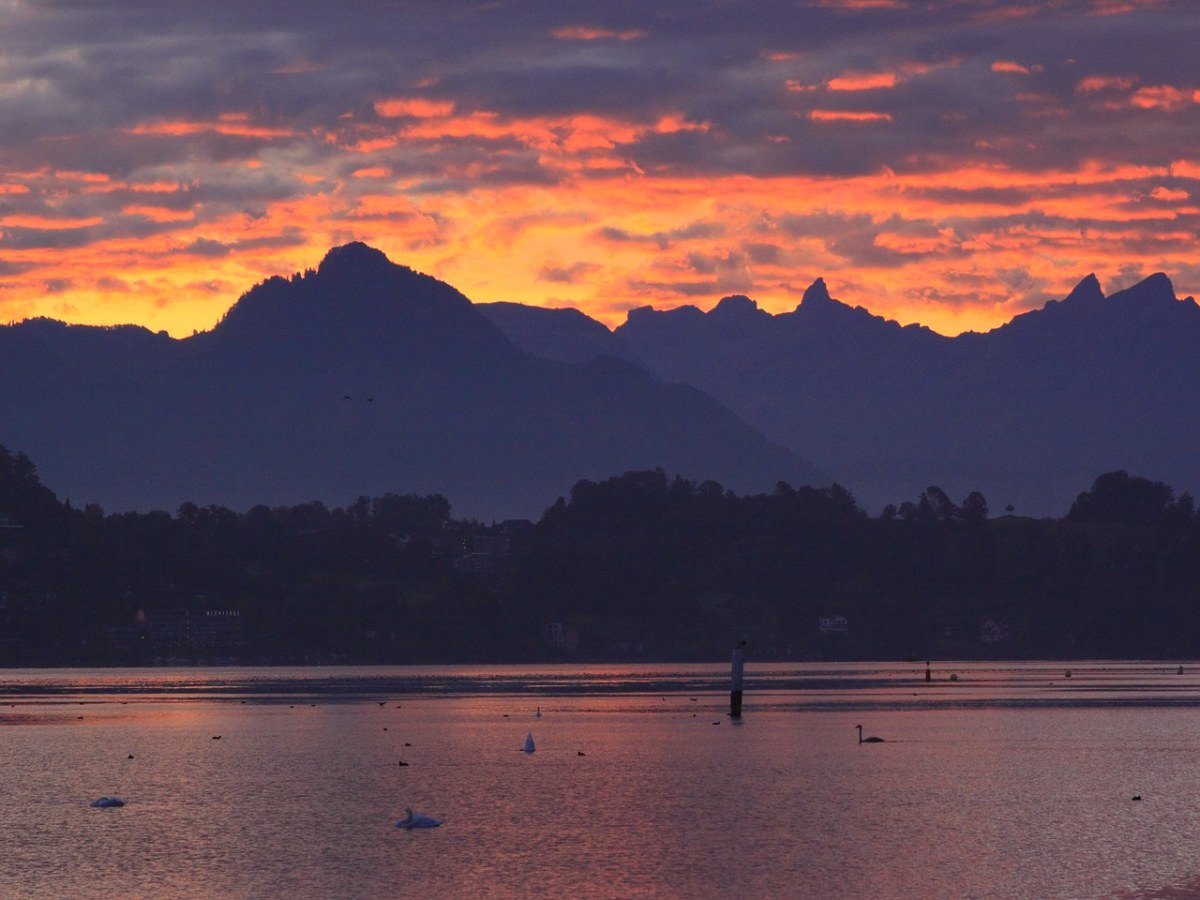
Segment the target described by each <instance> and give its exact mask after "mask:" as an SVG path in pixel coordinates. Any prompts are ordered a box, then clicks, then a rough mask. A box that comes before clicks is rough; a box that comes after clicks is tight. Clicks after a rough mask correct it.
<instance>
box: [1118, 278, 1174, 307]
mask: <svg viewBox="0 0 1200 900" xmlns="http://www.w3.org/2000/svg"><path fill="white" fill-rule="evenodd" d="M1108 299H1109V300H1111V301H1112V302H1113V303H1115V304H1118V305H1119V304H1122V303H1136V304H1139V305H1142V304H1163V303H1174V302H1175V300H1176V298H1175V285H1173V284H1172V283H1171V279H1170V278H1168V277H1167V276H1166V274H1164V273H1163V272H1155V273H1154V274H1153V275H1148V276H1147V277H1145V278H1143V279H1142V280H1141V281H1139V282H1138V283H1137V284H1133V285H1130V286H1129V287H1127V288H1125V290H1123V291H1118V292H1117V293H1115V294H1113V295H1112V296H1110V297H1109V298H1108Z"/></svg>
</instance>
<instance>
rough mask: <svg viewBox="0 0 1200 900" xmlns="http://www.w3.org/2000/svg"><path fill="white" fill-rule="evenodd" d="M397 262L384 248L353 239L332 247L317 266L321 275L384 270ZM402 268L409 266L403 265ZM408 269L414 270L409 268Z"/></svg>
mask: <svg viewBox="0 0 1200 900" xmlns="http://www.w3.org/2000/svg"><path fill="white" fill-rule="evenodd" d="M395 265H396V264H395V263H393V262H392V261H391V260H390V259H388V258H387V254H385V253H384V252H383V251H382V250H377V249H375V248H374V247H372V246H370V245H368V244H364V243H363V242H362V241H351V242H350V243H348V244H342V245H341V246H340V247H331V248H330V249H329V251H328V252H327V253H326V254H325V258H324V259H322V260H321V263H320V265H319V266H318V267H317V274H319V275H333V274H336V273H340V272H372V271H374V272H383V271H386V270H387V269H389V268H390V267H392V266H395ZM400 268H407V267H406V266H402V267H400ZM408 271H412V270H411V269H409V270H408Z"/></svg>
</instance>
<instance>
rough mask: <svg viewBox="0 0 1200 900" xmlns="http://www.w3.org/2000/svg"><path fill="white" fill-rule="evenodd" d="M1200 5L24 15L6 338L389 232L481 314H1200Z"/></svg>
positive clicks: (4, 192) (15, 47) (10, 40)
mask: <svg viewBox="0 0 1200 900" xmlns="http://www.w3.org/2000/svg"><path fill="white" fill-rule="evenodd" d="M1198 36H1200V5H1198V4H1195V3H1194V2H1191V0H1025V2H1011V0H1004V2H1000V0H958V2H943V0H937V2H933V0H807V2H804V0H801V2H778V0H759V2H756V3H754V4H730V3H726V2H719V0H709V2H705V0H696V2H691V3H687V4H682V3H673V2H670V3H645V2H639V3H632V2H629V3H626V2H611V3H604V4H595V3H581V2H573V0H564V2H559V3H554V4H531V3H526V2H511V0H497V2H492V3H488V4H480V3H475V2H454V0H449V2H446V0H437V2H426V3H422V2H410V3H403V4H379V3H369V2H348V3H344V4H339V5H337V7H336V9H335V8H334V7H331V6H330V5H329V4H328V3H323V2H322V3H318V2H313V0H289V2H287V3H283V2H278V0H276V2H263V3H254V4H248V3H238V4H234V3H227V2H223V0H217V2H214V3H207V4H205V3H199V4H198V3H192V2H187V3H184V2H180V0H109V2H105V3H103V4H99V3H82V2H78V0H74V2H67V0H46V2H33V0H0V320H15V319H20V318H24V317H26V316H31V315H50V316H54V317H56V318H63V319H66V320H68V321H85V322H97V323H118V322H131V321H132V322H139V323H142V324H146V325H148V326H149V327H152V328H156V329H158V328H163V329H167V330H169V331H171V332H172V333H175V334H185V333H190V332H191V331H192V330H193V329H204V328H208V327H211V325H212V324H213V323H214V322H215V321H216V320H217V319H218V318H219V317H220V315H221V313H222V312H223V311H224V310H225V309H226V308H227V307H228V306H229V305H230V304H231V303H232V302H233V301H234V300H235V299H236V296H237V294H238V293H239V292H240V291H242V290H244V289H245V288H247V287H248V286H249V285H251V284H253V283H254V282H256V281H259V280H261V279H262V278H264V277H266V276H268V275H271V274H277V273H278V274H286V273H289V272H292V271H296V270H299V269H303V268H307V267H310V266H313V265H315V264H316V262H317V261H318V260H319V259H320V257H321V256H322V255H323V253H324V251H325V250H326V249H327V248H328V247H329V246H331V245H333V244H337V243H343V242H345V241H347V240H363V241H366V242H368V243H370V244H373V245H375V246H378V247H380V248H381V249H383V250H384V251H385V252H387V253H388V255H389V256H391V257H392V258H393V259H394V260H395V261H398V262H403V263H406V264H408V265H411V266H413V267H414V268H417V269H419V270H422V271H426V272H429V273H430V274H433V275H436V276H437V277H440V278H442V279H445V280H447V281H449V282H451V283H453V284H454V285H455V286H456V287H458V288H460V289H461V290H463V291H464V292H465V293H466V294H467V295H468V296H469V297H471V298H472V299H474V300H480V301H490V300H517V301H520V302H526V303H539V304H544V305H552V306H575V307H578V308H580V309H582V310H584V311H585V312H587V313H589V314H590V315H593V316H596V317H598V318H601V319H603V320H605V321H608V322H609V323H611V324H615V323H616V322H619V321H620V320H622V319H623V317H624V311H625V310H627V309H629V308H630V307H635V306H641V305H646V304H653V305H655V306H658V307H660V308H665V307H670V306H674V305H678V304H680V303H697V304H699V305H702V306H709V305H711V304H712V303H713V302H715V301H716V300H717V299H718V298H719V297H721V296H723V295H724V294H729V293H745V294H749V295H751V296H753V297H755V299H757V300H758V301H759V302H760V304H761V305H762V306H764V307H765V308H768V309H772V310H776V311H781V310H785V309H791V308H792V307H794V306H795V304H796V303H797V302H798V300H799V296H800V294H801V293H802V292H803V289H804V287H805V286H807V284H809V283H810V282H811V281H812V280H813V279H814V278H816V277H817V276H824V277H825V278H826V280H827V281H828V282H829V284H830V285H831V287H832V289H833V292H834V294H835V296H841V297H842V298H843V299H846V300H848V301H851V302H854V303H858V304H861V305H864V306H867V307H868V308H870V309H871V310H872V311H874V312H878V313H880V314H884V315H888V316H891V317H894V318H898V319H900V320H901V321H904V322H912V321H919V322H923V323H925V324H929V325H931V326H932V327H934V328H936V329H938V330H940V331H943V332H945V333H956V332H958V331H961V330H964V329H966V328H976V329H980V328H988V327H992V326H994V325H997V324H1000V323H1001V322H1003V321H1006V320H1007V319H1009V318H1011V316H1012V315H1014V314H1016V313H1017V312H1020V311H1022V310H1024V309H1027V308H1030V307H1031V306H1039V305H1041V304H1042V303H1043V302H1044V301H1045V300H1046V299H1049V298H1053V297H1061V296H1063V295H1064V294H1065V293H1066V292H1067V291H1068V290H1069V289H1070V287H1071V286H1072V285H1073V284H1074V282H1076V281H1077V280H1078V279H1079V278H1080V277H1082V276H1083V275H1085V274H1087V273H1088V272H1093V271H1094V272H1096V273H1097V274H1098V275H1099V276H1100V277H1101V279H1102V280H1103V281H1104V283H1105V287H1106V288H1107V289H1108V290H1113V289H1115V288H1118V287H1121V286H1124V285H1125V284H1127V283H1128V282H1130V281H1131V280H1134V279H1136V278H1137V277H1139V276H1140V275H1142V274H1148V273H1150V272H1153V271H1160V270H1161V271H1165V272H1167V273H1168V274H1170V275H1171V276H1172V277H1173V278H1174V279H1175V281H1176V287H1177V290H1179V291H1180V292H1181V293H1192V292H1195V293H1200V285H1198V284H1197V281H1198V279H1200V267H1198V264H1197V260H1196V259H1195V255H1194V249H1193V248H1194V247H1195V246H1196V238H1197V225H1198V222H1200V206H1198V205H1197V198H1198V197H1200V144H1197V142H1196V135H1197V134H1200V75H1198V74H1197V70H1196V68H1195V65H1194V63H1193V59H1194V53H1195V46H1196V39H1197V37H1198Z"/></svg>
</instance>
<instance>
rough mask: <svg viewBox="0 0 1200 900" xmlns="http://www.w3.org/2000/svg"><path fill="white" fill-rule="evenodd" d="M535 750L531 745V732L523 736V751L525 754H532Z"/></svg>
mask: <svg viewBox="0 0 1200 900" xmlns="http://www.w3.org/2000/svg"><path fill="white" fill-rule="evenodd" d="M536 749H537V747H535V746H534V744H533V732H532V731H531V732H529V734H527V735H525V747H524V750H525V752H526V753H532V752H533V751H534V750H536Z"/></svg>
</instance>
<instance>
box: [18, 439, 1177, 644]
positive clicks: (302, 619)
mask: <svg viewBox="0 0 1200 900" xmlns="http://www.w3.org/2000/svg"><path fill="white" fill-rule="evenodd" d="M451 513H452V511H451V505H450V503H449V501H448V500H447V499H446V498H444V497H441V496H437V495H434V496H416V495H398V494H385V495H383V496H380V497H375V498H367V497H360V498H358V499H356V500H354V501H353V502H352V503H350V504H348V505H346V506H344V507H334V508H330V507H327V506H326V505H324V504H323V503H319V502H312V503H306V504H300V505H296V506H287V507H270V508H269V507H266V506H256V507H254V508H252V509H250V510H248V511H246V512H244V513H239V512H235V511H233V510H230V509H227V508H224V507H220V506H207V507H200V506H197V505H195V504H192V503H185V504H183V505H182V506H181V507H180V508H179V509H178V510H176V511H175V513H173V514H172V513H167V512H163V511H155V512H122V513H111V514H106V513H105V512H104V511H103V510H101V509H100V508H98V507H95V506H87V507H85V508H83V509H75V508H73V507H71V505H70V504H69V503H62V502H60V501H59V500H58V499H57V498H56V497H55V495H54V493H53V492H52V491H51V490H50V489H49V488H47V487H45V486H44V485H42V484H41V483H40V481H39V479H38V476H37V470H36V467H35V466H34V465H33V463H32V461H31V460H29V459H28V458H27V457H26V456H25V455H24V454H21V453H12V452H10V451H8V450H7V449H4V448H2V447H0V665H51V664H53V665H97V664H121V665H131V664H134V665H136V664H149V663H154V662H163V661H176V662H214V661H223V660H228V661H232V662H241V663H328V662H354V663H433V662H480V663H489V662H534V661H552V660H605V659H611V660H622V659H647V660H650V659H653V660H714V659H723V658H725V657H726V656H727V655H728V651H729V648H730V646H732V644H733V643H734V642H735V641H738V640H742V639H744V640H746V641H747V642H748V645H749V647H750V648H751V649H750V652H751V654H752V655H753V658H756V659H763V660H767V659H777V660H809V659H812V660H816V659H848V658H863V659H865V658H878V659H884V658H897V659H901V658H916V659H926V658H941V659H947V658H989V657H995V658H1078V657H1089V656H1092V657H1150V658H1176V657H1178V658H1194V657H1196V656H1197V655H1200V517H1198V515H1197V512H1196V510H1195V507H1194V503H1193V501H1192V498H1191V497H1190V496H1189V495H1187V494H1183V495H1182V496H1179V497H1176V495H1175V493H1174V491H1173V490H1172V489H1171V488H1170V487H1169V486H1167V485H1164V484H1162V483H1160V482H1154V481H1150V480H1148V479H1145V478H1141V477H1138V476H1134V475H1130V474H1128V473H1126V472H1110V473H1106V474H1103V475H1101V476H1100V477H1098V478H1097V479H1096V480H1095V482H1094V483H1093V485H1092V487H1091V488H1090V489H1088V490H1085V491H1083V492H1082V493H1081V494H1080V495H1079V496H1078V498H1077V499H1076V501H1075V502H1074V503H1073V504H1072V506H1071V508H1070V510H1068V511H1067V513H1066V514H1065V515H1064V516H1063V517H1061V518H1058V519H1052V518H1048V519H1030V518H1024V517H1018V516H1014V515H1008V514H1005V515H1000V516H993V515H991V514H990V511H989V510H988V507H987V501H986V499H985V498H984V497H983V496H982V495H980V494H979V493H978V492H972V493H971V494H969V495H968V496H967V497H965V498H963V500H962V501H961V502H960V503H955V502H954V501H953V500H952V499H951V498H950V497H949V496H947V494H946V493H945V492H944V491H942V490H941V489H940V488H938V487H936V486H930V487H929V488H928V489H926V490H925V491H924V492H922V494H921V495H920V496H919V497H917V498H915V499H913V500H907V501H903V502H901V503H899V504H897V505H892V506H889V507H887V508H885V509H884V510H883V512H882V513H881V514H880V515H878V516H870V515H868V514H867V513H866V512H864V511H863V510H862V509H861V508H860V507H859V506H858V504H857V503H856V502H855V500H854V497H853V496H852V495H851V494H850V493H849V492H848V491H846V490H845V489H844V488H842V487H840V486H837V485H834V486H831V487H826V488H813V487H800V488H793V487H791V486H789V485H787V484H783V483H781V484H779V485H778V486H777V487H776V489H775V490H774V491H772V492H771V493H767V494H757V495H738V494H735V493H734V492H732V491H730V490H727V489H725V488H724V487H722V486H721V485H720V484H717V483H715V482H702V483H697V482H694V481H689V480H686V479H683V478H679V477H671V476H669V475H668V474H667V473H665V472H663V471H661V470H651V471H638V472H627V473H625V474H623V475H619V476H616V477H613V478H610V479H607V480H604V481H599V482H595V481H587V480H585V481H580V482H578V483H577V484H576V485H575V486H574V487H573V488H572V489H571V492H570V494H569V496H567V497H563V498H560V499H559V500H558V501H557V502H555V503H554V504H553V505H552V506H550V507H549V508H548V509H547V510H546V511H545V512H544V513H543V515H542V516H541V518H540V519H539V520H538V521H536V522H503V523H495V522H493V523H488V524H485V523H480V522H478V521H474V520H459V519H455V518H454V517H453V516H452V514H451Z"/></svg>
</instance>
